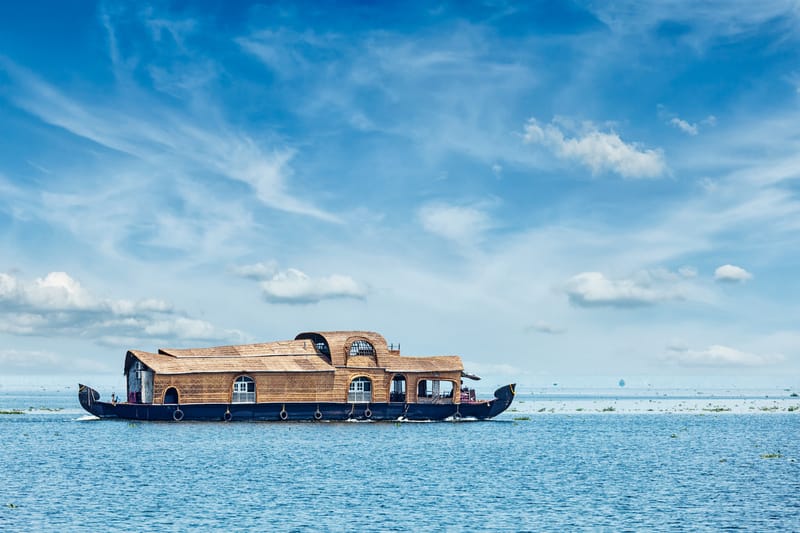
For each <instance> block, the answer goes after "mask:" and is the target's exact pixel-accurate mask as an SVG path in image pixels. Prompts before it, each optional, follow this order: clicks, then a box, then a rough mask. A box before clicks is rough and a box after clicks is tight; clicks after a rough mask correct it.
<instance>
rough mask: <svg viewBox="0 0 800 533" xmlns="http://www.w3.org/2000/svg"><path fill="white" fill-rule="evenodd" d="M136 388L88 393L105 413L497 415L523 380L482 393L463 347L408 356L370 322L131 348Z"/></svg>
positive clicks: (145, 416) (82, 391)
mask: <svg viewBox="0 0 800 533" xmlns="http://www.w3.org/2000/svg"><path fill="white" fill-rule="evenodd" d="M124 374H125V376H126V378H127V396H126V398H124V401H118V399H115V398H112V401H111V402H103V401H100V394H99V393H98V392H97V391H96V390H94V389H92V388H90V387H87V386H86V385H82V384H80V385H79V390H78V399H79V401H80V403H81V406H83V408H84V409H86V410H87V411H88V412H90V413H91V414H93V415H95V416H98V417H100V418H125V419H131V420H174V421H181V420H224V421H231V420H275V421H280V420H444V419H461V418H474V419H487V418H492V417H494V416H497V415H498V414H500V413H502V412H503V411H505V410H506V409H507V408H508V406H509V405H511V402H512V401H513V399H514V394H515V391H514V387H515V385H514V384H509V385H506V386H504V387H500V388H499V389H497V390H496V391H495V393H494V398H493V399H491V400H478V399H477V398H476V395H475V390H474V389H471V388H469V387H465V386H463V383H462V378H469V379H480V378H479V377H477V376H474V375H472V374H468V373H465V372H464V367H463V364H462V362H461V358H460V357H458V356H431V357H406V356H401V355H400V348H399V346H398V347H397V348H395V347H394V346H389V345H387V343H386V340H385V339H384V338H383V337H382V336H381V335H379V334H378V333H374V332H369V331H333V332H307V333H301V334H299V335H297V336H296V337H295V338H294V340H289V341H275V342H267V343H260V344H246V345H239V346H220V347H214V348H195V349H160V350H158V353H149V352H143V351H139V350H130V351H128V353H127V354H126V356H125V365H124Z"/></svg>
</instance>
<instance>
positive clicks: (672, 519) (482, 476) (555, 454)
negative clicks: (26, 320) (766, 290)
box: [0, 393, 800, 531]
mask: <svg viewBox="0 0 800 533" xmlns="http://www.w3.org/2000/svg"><path fill="white" fill-rule="evenodd" d="M73 396H74V394H72V393H70V395H68V396H67V395H64V394H58V395H51V396H48V395H42V394H39V395H33V396H25V395H15V396H10V395H5V396H0V409H10V408H11V407H18V408H23V409H25V413H24V414H21V415H0V442H2V448H1V449H0V530H2V531H68V530H78V529H85V528H93V529H98V530H101V531H154V530H159V531H165V530H166V531H172V530H177V531H180V530H211V529H218V530H226V531H245V530H258V531H267V530H280V531H284V530H315V531H342V530H356V529H361V530H370V531H374V530H385V531H405V530H423V531H432V530H444V531H495V530H500V531H520V530H532V531H564V530H601V531H641V530H675V531H678V530H692V531H702V530H713V531H718V530H724V529H739V530H748V531H798V530H800V462H799V461H800V440H799V439H798V436H799V435H800V416H798V415H797V413H769V414H745V415H735V414H718V415H713V414H707V415H697V414H693V415H677V414H676V415H625V414H619V413H616V414H614V413H610V414H607V415H606V414H604V415H581V414H574V415H566V414H565V415H548V416H533V417H531V418H530V420H514V419H513V416H514V413H510V414H508V415H505V416H504V417H503V418H501V419H499V420H496V421H491V422H473V423H469V422H465V423H446V422H445V423H403V424H393V423H231V424H225V423H187V422H182V423H134V422H127V421H111V420H104V421H97V420H95V421H79V420H76V419H78V418H80V417H82V416H83V414H84V413H83V412H82V411H81V410H80V408H79V407H78V406H77V400H76V399H74V398H73ZM40 406H44V407H53V406H55V407H57V408H63V410H60V411H55V412H52V411H42V410H33V411H29V410H28V407H40Z"/></svg>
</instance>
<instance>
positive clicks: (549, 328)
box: [527, 320, 566, 335]
mask: <svg viewBox="0 0 800 533" xmlns="http://www.w3.org/2000/svg"><path fill="white" fill-rule="evenodd" d="M527 330H528V331H538V332H539V333H547V334H548V335H560V334H561V333H564V332H565V331H566V329H564V328H559V327H556V326H554V325H552V324H550V323H548V322H545V321H544V320H537V321H536V322H534V323H533V324H532V325H530V326H529V327H528V328H527Z"/></svg>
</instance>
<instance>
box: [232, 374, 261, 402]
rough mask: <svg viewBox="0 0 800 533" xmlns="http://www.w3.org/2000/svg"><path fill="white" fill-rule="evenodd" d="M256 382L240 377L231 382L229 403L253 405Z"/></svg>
mask: <svg viewBox="0 0 800 533" xmlns="http://www.w3.org/2000/svg"><path fill="white" fill-rule="evenodd" d="M255 401H256V382H255V381H253V378H249V377H247V376H240V377H238V378H236V381H234V382H233V398H232V399H231V403H255Z"/></svg>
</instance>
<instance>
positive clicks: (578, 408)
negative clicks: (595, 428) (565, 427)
mask: <svg viewBox="0 0 800 533" xmlns="http://www.w3.org/2000/svg"><path fill="white" fill-rule="evenodd" d="M575 410H576V411H583V407H576V408H575Z"/></svg>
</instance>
